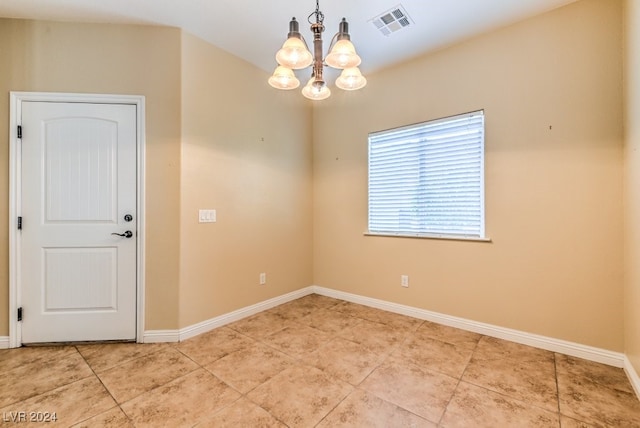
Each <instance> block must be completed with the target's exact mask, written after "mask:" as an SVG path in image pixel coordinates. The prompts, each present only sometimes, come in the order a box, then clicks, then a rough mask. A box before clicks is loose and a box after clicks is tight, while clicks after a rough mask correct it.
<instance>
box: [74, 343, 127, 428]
mask: <svg viewBox="0 0 640 428" xmlns="http://www.w3.org/2000/svg"><path fill="white" fill-rule="evenodd" d="M74 348H75V350H76V352H77V353H78V354H80V356H81V357H82V359H83V360H84V362H85V364H86V365H87V366H88V367H89V369H90V370H91V373H93V376H95V378H96V379H97V380H98V382H100V385H102V387H103V388H104V390H105V391H107V394H109V396H110V397H111V399H112V400H113V402H114V403H116V407H117V408H118V409H120V411H121V412H122V414H123V415H124V416H125V417H126V418H127V420H128V421H129V422H131V424H132V425H133V426H135V423H134V422H133V420H132V419H131V417H130V416H129V415H128V414H127V412H125V411H124V409H123V408H122V406H121V405H120V403H119V402H118V400H116V397H114V396H113V394H112V393H111V391H109V388H107V385H105V384H104V382H102V379H101V378H100V376H98V373H96V371H95V370H94V369H93V367H92V366H91V364H89V361H87V359H86V357H85V356H84V355H83V354H82V352H80V350H79V349H78V346H77V345H74ZM114 367H115V366H114ZM111 409H115V407H112V408H111ZM111 409H109V410H111ZM109 410H105V412H108V411H109ZM105 412H101V413H98V414H95V415H93V416H91V417H88V418H86V419H84V420H82V421H78V422H77V423H76V424H78V423H82V422H86V421H88V420H89V419H91V418H94V417H96V416H98V415H100V414H102V413H105ZM74 425H75V424H74Z"/></svg>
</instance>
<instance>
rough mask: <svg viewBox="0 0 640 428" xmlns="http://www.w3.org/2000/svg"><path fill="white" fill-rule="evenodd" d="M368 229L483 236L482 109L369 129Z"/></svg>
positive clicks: (386, 232)
mask: <svg viewBox="0 0 640 428" xmlns="http://www.w3.org/2000/svg"><path fill="white" fill-rule="evenodd" d="M369 233H370V234H380V235H400V236H425V237H451V238H478V239H484V112H483V111H476V112H473V113H467V114H461V115H457V116H452V117H447V118H443V119H437V120H432V121H428V122H423V123H419V124H416V125H409V126H404V127H402V128H396V129H390V130H387V131H380V132H374V133H372V134H369Z"/></svg>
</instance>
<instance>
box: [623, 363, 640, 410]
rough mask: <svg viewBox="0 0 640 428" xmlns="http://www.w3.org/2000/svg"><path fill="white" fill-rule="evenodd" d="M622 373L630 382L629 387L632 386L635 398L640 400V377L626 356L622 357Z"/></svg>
mask: <svg viewBox="0 0 640 428" xmlns="http://www.w3.org/2000/svg"><path fill="white" fill-rule="evenodd" d="M624 371H625V373H626V374H627V377H628V378H629V382H631V386H633V390H634V391H635V392H636V397H638V399H640V377H639V376H638V372H637V371H636V369H635V368H634V367H633V365H632V364H631V361H629V358H628V357H627V356H626V355H625V356H624Z"/></svg>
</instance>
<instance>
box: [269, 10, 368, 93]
mask: <svg viewBox="0 0 640 428" xmlns="http://www.w3.org/2000/svg"><path fill="white" fill-rule="evenodd" d="M319 3H320V0H316V10H315V12H312V13H311V14H310V15H309V17H308V18H307V19H308V21H309V24H311V31H312V32H313V54H311V52H309V48H308V47H307V42H306V41H305V40H304V37H302V34H300V27H299V25H298V21H296V18H295V17H294V18H291V21H290V22H289V35H288V38H287V41H286V42H284V44H283V45H282V49H280V50H279V51H278V52H277V54H276V61H278V64H279V65H278V67H276V70H275V71H274V72H273V75H272V76H271V77H270V78H269V84H270V85H271V86H273V87H274V88H276V89H285V90H289V89H295V88H297V87H298V86H300V81H299V80H298V78H297V77H296V75H295V74H294V72H293V70H301V69H303V68H307V67H309V66H310V65H312V69H311V70H312V71H311V79H310V80H309V81H308V82H307V84H306V86H305V87H304V88H303V89H302V95H304V96H305V97H307V98H309V99H311V100H324V99H326V98H328V97H329V96H330V95H331V91H330V90H329V87H328V86H327V84H326V82H325V81H324V77H323V72H324V65H325V63H326V64H327V65H328V66H330V67H333V68H337V69H342V74H340V77H338V79H337V80H336V86H337V87H338V88H340V89H344V90H346V91H354V90H356V89H360V88H362V87H364V86H365V85H366V84H367V79H365V78H364V76H363V75H362V73H361V72H360V70H359V69H358V65H360V61H361V60H360V57H359V56H358V54H357V53H356V48H355V47H354V46H353V43H351V37H350V36H349V23H348V22H347V20H346V19H345V18H342V21H341V22H340V26H339V27H338V32H337V33H336V34H335V35H334V36H333V38H332V39H331V43H330V44H329V53H328V54H327V57H326V58H324V60H323V58H322V32H323V31H324V14H323V13H322V12H321V11H320V4H319ZM314 15H315V22H313V21H312V19H311V18H312V17H313V16H314Z"/></svg>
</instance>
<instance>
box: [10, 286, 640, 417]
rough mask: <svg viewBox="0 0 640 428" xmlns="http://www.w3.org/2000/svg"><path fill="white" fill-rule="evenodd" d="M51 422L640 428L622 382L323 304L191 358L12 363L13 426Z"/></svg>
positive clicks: (450, 332)
mask: <svg viewBox="0 0 640 428" xmlns="http://www.w3.org/2000/svg"><path fill="white" fill-rule="evenodd" d="M20 412H26V413H20ZM31 412H33V413H31ZM46 412H49V415H50V414H52V413H54V412H55V415H56V418H57V421H56V423H42V424H40V425H42V426H77V427H100V426H112V427H127V426H129V427H132V426H136V427H161V426H167V427H181V426H185V427H192V426H197V427H287V426H288V427H314V426H318V427H367V428H368V427H385V428H387V427H492V428H494V427H605V426H606V427H609V426H611V427H640V401H638V399H637V398H636V396H635V395H634V392H633V389H632V387H631V385H630V383H629V381H628V380H627V378H626V376H625V374H624V372H623V371H622V370H621V369H617V368H613V367H608V366H605V365H601V364H596V363H593V362H589V361H585V360H581V359H577V358H573V357H568V356H566V355H561V354H554V353H553V352H548V351H544V350H540V349H535V348H530V347H527V346H523V345H518V344H515V343H511V342H506V341H503V340H499V339H494V338H491V337H487V336H481V335H479V334H475V333H470V332H466V331H462V330H457V329H454V328H450V327H446V326H442V325H438V324H434V323H431V322H427V321H421V320H418V319H415V318H409V317H405V316H402V315H397V314H392V313H389V312H384V311H380V310H377V309H372V308H369V307H366V306H361V305H356V304H353V303H349V302H344V301H340V300H335V299H331V298H328V297H323V296H319V295H310V296H306V297H303V298H301V299H298V300H295V301H293V302H290V303H286V304H284V305H281V306H278V307H276V308H273V309H271V310H268V311H265V312H262V313H259V314H257V315H254V316H252V317H249V318H246V319H243V320H241V321H238V322H235V323H232V324H229V325H227V326H225V327H221V328H218V329H216V330H213V331H211V332H208V333H205V334H203V335H200V336H198V337H195V338H193V339H189V340H186V341H184V342H182V343H179V344H147V345H141V344H134V343H127V344H97V345H75V346H59V347H27V348H21V349H12V350H3V351H0V417H2V420H0V425H1V426H2V427H3V428H4V427H5V426H6V427H10V426H19V427H22V426H29V425H31V424H29V423H25V422H22V421H20V422H15V423H14V422H12V420H14V419H19V418H20V417H21V416H22V415H24V416H26V418H27V419H29V418H31V417H36V418H37V417H40V418H44V417H46V416H47V413H46ZM36 425H37V424H36Z"/></svg>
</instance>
